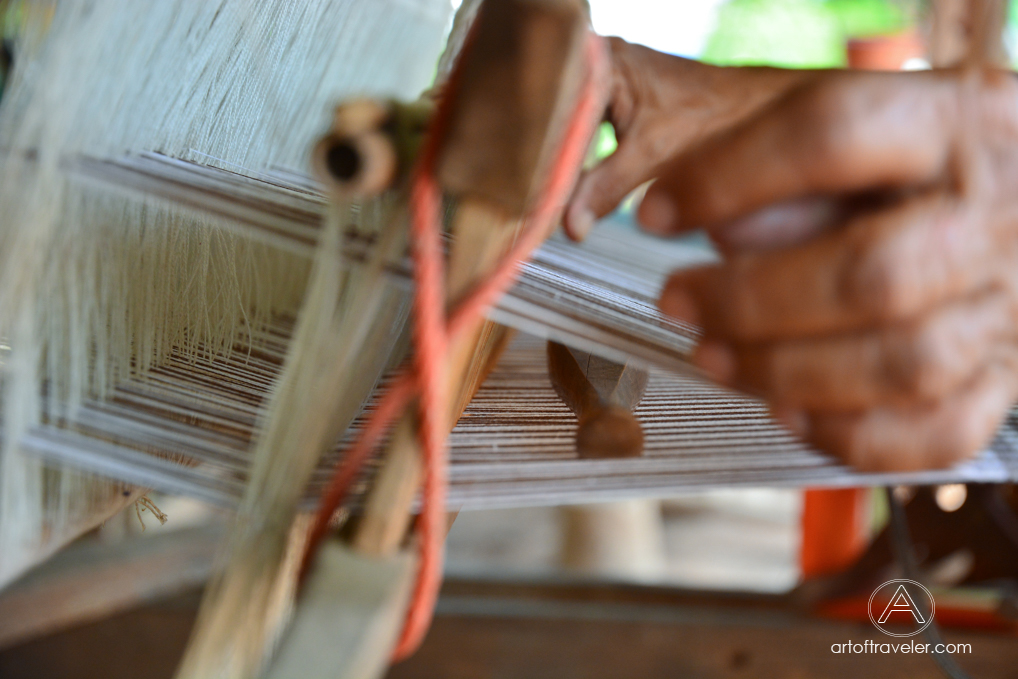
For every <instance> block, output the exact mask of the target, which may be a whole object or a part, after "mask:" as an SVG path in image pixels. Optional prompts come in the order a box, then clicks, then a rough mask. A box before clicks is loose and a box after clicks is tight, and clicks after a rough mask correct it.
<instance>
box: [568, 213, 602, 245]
mask: <svg viewBox="0 0 1018 679" xmlns="http://www.w3.org/2000/svg"><path fill="white" fill-rule="evenodd" d="M596 221H597V220H596V218H595V217H594V213H593V211H591V209H590V208H589V207H587V206H586V205H585V204H582V203H574V204H572V205H570V206H569V209H568V210H567V211H566V218H565V222H564V224H563V226H564V227H565V231H566V235H567V236H569V238H570V240H573V241H575V242H577V243H579V242H581V241H583V240H584V239H585V238H586V237H587V235H588V234H590V232H591V231H592V230H593V228H594V223H595V222H596Z"/></svg>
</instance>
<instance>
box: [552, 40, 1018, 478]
mask: <svg viewBox="0 0 1018 679" xmlns="http://www.w3.org/2000/svg"><path fill="white" fill-rule="evenodd" d="M614 53H615V59H616V87H615V98H614V100H613V107H612V112H611V113H612V116H613V117H615V118H616V119H617V120H621V121H622V122H623V125H622V133H623V141H622V142H621V143H620V146H619V152H618V153H617V154H616V156H619V157H618V158H617V157H616V156H613V157H612V158H611V159H609V160H608V161H606V163H607V164H606V165H605V166H604V167H602V168H598V169H596V170H595V171H593V172H592V173H591V175H590V176H588V177H587V179H586V181H585V183H584V184H583V185H581V186H580V188H579V189H578V192H577V194H576V197H575V198H574V204H573V205H572V206H571V207H570V214H571V215H572V214H577V213H579V212H581V211H582V210H583V209H584V207H585V198H584V197H585V195H592V194H591V188H590V186H591V185H595V186H600V185H601V184H604V185H607V184H614V185H615V186H614V189H613V192H611V193H610V194H609V193H608V191H607V190H605V189H597V191H596V192H600V193H601V194H602V195H601V198H604V200H603V201H601V202H599V203H591V204H590V207H589V209H590V210H591V211H592V212H593V213H594V214H600V213H602V212H604V211H606V210H607V209H608V207H606V205H607V203H608V202H610V201H609V199H608V198H605V197H604V195H605V194H608V195H609V196H610V198H611V199H616V197H617V196H618V195H620V194H624V193H625V191H627V190H628V189H631V188H633V187H635V186H636V185H638V184H639V183H641V182H642V181H643V180H645V179H646V178H647V177H649V176H657V177H658V181H657V182H656V183H655V184H654V185H653V186H652V187H651V188H650V190H649V191H648V192H647V195H646V197H645V199H644V201H643V204H642V205H641V207H640V211H639V218H640V221H641V222H642V223H643V224H644V226H645V228H646V229H647V230H649V231H651V232H654V233H657V234H661V235H669V234H677V233H680V232H683V231H685V230H688V229H693V228H705V229H706V230H707V231H708V233H710V234H711V236H712V237H713V238H714V239H715V241H716V242H717V243H718V244H719V246H720V247H721V249H722V250H723V251H724V252H725V253H726V255H727V256H726V257H725V261H724V262H723V263H722V264H719V265H716V266H710V267H704V268H701V269H697V270H694V271H685V272H682V273H678V274H676V275H674V276H673V277H672V278H671V279H670V281H669V282H668V284H667V285H666V287H665V290H664V291H663V293H662V296H661V300H660V304H661V308H662V309H663V310H664V311H665V312H667V313H669V314H672V315H675V316H679V317H682V318H684V319H686V320H688V321H693V322H696V323H698V324H700V325H702V326H703V327H704V329H705V339H704V341H703V342H702V343H701V345H700V347H699V349H698V351H697V354H696V357H695V360H696V362H697V363H698V364H699V365H700V366H701V367H702V368H703V369H704V370H705V371H706V372H708V373H709V374H711V375H712V376H714V378H715V379H717V380H718V381H719V382H722V383H724V384H728V385H731V386H734V387H738V388H741V389H744V390H746V391H749V392H752V393H754V394H757V395H759V396H761V397H763V398H765V399H766V400H767V401H768V402H769V403H770V405H771V408H772V410H773V412H774V413H775V414H776V415H778V416H779V417H780V418H781V419H782V420H783V421H785V422H786V423H787V424H788V425H789V426H790V427H791V428H792V429H793V430H794V431H796V432H798V433H799V434H800V435H802V436H803V437H804V438H806V439H807V440H809V441H811V442H812V443H814V444H815V445H817V446H819V447H821V448H823V449H825V450H827V451H829V452H831V453H834V454H836V455H838V456H840V457H842V458H843V459H844V460H846V461H847V462H849V463H851V464H853V465H855V466H856V467H859V468H862V469H868V470H910V469H922V468H930V467H942V466H946V465H950V464H952V463H954V462H956V461H958V460H961V459H964V458H966V457H969V456H971V455H973V454H974V453H976V452H977V451H978V450H980V449H981V448H983V447H984V446H985V445H986V444H987V443H988V442H989V440H990V438H991V437H992V435H993V433H994V431H995V430H996V428H997V427H998V426H999V424H1000V422H1001V420H1002V418H1003V417H1004V415H1005V414H1006V412H1007V411H1008V409H1009V408H1010V405H1011V403H1012V402H1014V400H1015V398H1016V397H1018V79H1016V78H1015V77H1014V76H1013V75H1010V74H1006V73H1003V72H993V71H989V70H985V71H969V72H962V71H937V72H932V71H927V72H921V73H872V72H837V71H827V72H813V73H811V74H805V75H803V74H799V73H796V74H782V73H781V72H779V71H778V72H776V71H760V70H757V69H753V70H745V69H731V70H727V71H726V73H725V74H724V75H719V74H718V71H719V70H722V69H711V68H710V67H701V66H697V65H694V64H691V63H690V62H687V61H684V60H675V59H674V58H670V57H663V56H661V55H653V56H651V55H648V54H647V53H646V50H644V49H642V48H636V47H634V46H629V45H626V44H625V43H615V45H614ZM634 65H635V66H634ZM684 72H688V73H692V75H690V76H688V77H686V76H683V75H682V73H684ZM620 83H626V84H620ZM704 88H712V91H711V92H710V93H705V92H704V91H703V90H704ZM768 88H770V89H769V90H768ZM683 91H684V93H683ZM634 92H638V93H640V94H639V95H633V94H632V93H634ZM726 98H727V99H729V100H730V103H728V104H726V103H725V99H726ZM645 102H650V103H649V104H647V103H645ZM661 102H669V103H667V104H661ZM681 102H684V103H681ZM680 105H681V106H690V105H697V106H700V107H701V108H702V109H703V111H701V114H697V113H694V112H689V111H686V110H680V111H679V112H678V113H676V109H675V108H671V107H675V106H680ZM704 111H705V113H704ZM666 119H671V120H672V121H673V122H672V127H669V125H668V123H667V122H666ZM627 123H628V124H627ZM679 129H681V132H680V131H679ZM648 149H653V150H656V151H657V152H656V153H655V152H653V151H651V150H648ZM620 154H622V155H620ZM613 161H614V166H609V165H608V164H611V163H613ZM599 173H601V174H600V175H599ZM584 191H587V192H588V193H586V194H585V193H584ZM596 192H595V193H596Z"/></svg>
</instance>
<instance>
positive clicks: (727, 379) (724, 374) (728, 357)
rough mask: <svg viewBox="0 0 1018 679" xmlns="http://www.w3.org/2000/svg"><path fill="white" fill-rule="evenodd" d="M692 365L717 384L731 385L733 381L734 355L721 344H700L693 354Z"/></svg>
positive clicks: (734, 369)
mask: <svg viewBox="0 0 1018 679" xmlns="http://www.w3.org/2000/svg"><path fill="white" fill-rule="evenodd" d="M693 365H695V366H696V367H697V368H699V369H700V370H702V371H703V372H704V373H706V375H707V376H708V377H710V378H711V379H712V380H714V381H715V382H717V383H719V384H731V383H732V381H733V380H734V379H735V372H736V368H737V366H736V365H735V353H734V352H733V351H732V350H731V349H729V348H728V345H726V344H722V343H721V342H711V341H709V340H708V341H704V342H701V343H700V346H699V347H697V348H696V352H695V353H694V354H693Z"/></svg>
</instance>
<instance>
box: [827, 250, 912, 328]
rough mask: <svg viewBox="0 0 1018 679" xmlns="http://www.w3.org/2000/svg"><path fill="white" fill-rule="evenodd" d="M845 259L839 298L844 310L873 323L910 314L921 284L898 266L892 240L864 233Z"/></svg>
mask: <svg viewBox="0 0 1018 679" xmlns="http://www.w3.org/2000/svg"><path fill="white" fill-rule="evenodd" d="M860 240H861V241H862V242H860V243H858V244H856V245H855V247H854V248H853V251H852V252H851V253H850V254H849V255H848V256H847V257H846V259H845V265H844V273H843V279H842V284H841V290H840V292H841V296H842V299H843V301H844V302H845V304H846V306H847V307H848V308H851V309H854V310H856V311H858V312H862V313H863V314H864V315H865V316H867V317H869V318H873V319H874V320H883V321H889V320H895V319H900V318H902V317H905V316H908V315H909V314H911V313H912V312H913V310H914V308H915V306H916V304H917V301H918V300H919V299H920V296H921V293H922V290H921V281H919V280H918V277H917V274H916V272H915V271H914V270H913V269H912V267H908V266H902V265H901V257H900V256H899V248H898V245H897V243H896V241H895V240H893V239H890V240H889V239H885V238H881V237H880V236H879V235H876V236H871V235H869V234H867V236H866V237H865V238H862V239H860Z"/></svg>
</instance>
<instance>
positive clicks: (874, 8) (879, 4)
mask: <svg viewBox="0 0 1018 679" xmlns="http://www.w3.org/2000/svg"><path fill="white" fill-rule="evenodd" d="M825 4H826V5H827V8H828V9H829V10H830V11H831V12H832V13H833V14H834V16H835V17H837V19H838V23H839V24H840V25H841V32H842V33H843V34H844V35H845V36H846V37H848V38H865V37H870V36H874V35H889V34H892V33H898V32H900V31H903V30H905V29H906V28H907V27H908V24H909V20H908V16H907V15H906V13H905V11H904V9H903V8H902V6H901V5H900V4H896V3H893V2H889V1H888V0H827V2H826V3H825Z"/></svg>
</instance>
